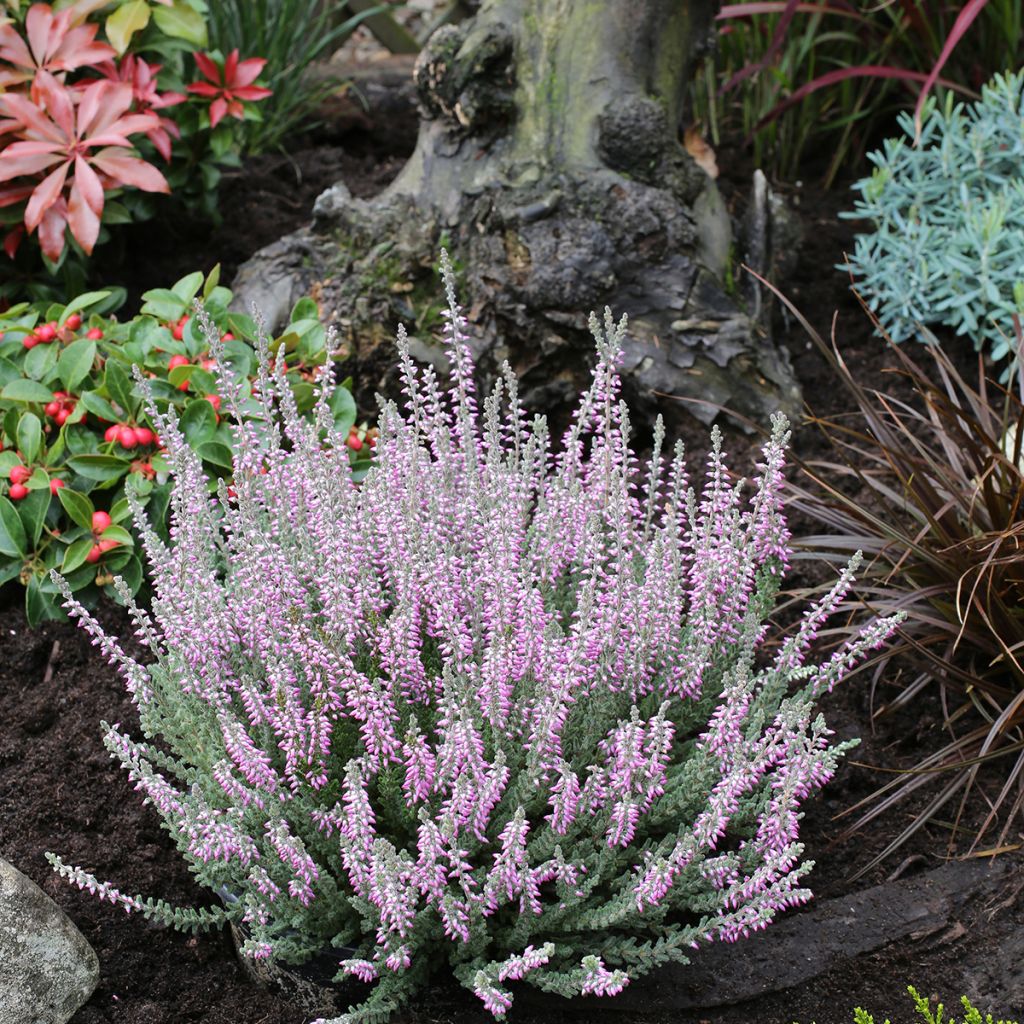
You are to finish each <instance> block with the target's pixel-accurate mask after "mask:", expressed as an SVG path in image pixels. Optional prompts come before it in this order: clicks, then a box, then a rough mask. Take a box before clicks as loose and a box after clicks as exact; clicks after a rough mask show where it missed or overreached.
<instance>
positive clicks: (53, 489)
mask: <svg viewBox="0 0 1024 1024" xmlns="http://www.w3.org/2000/svg"><path fill="white" fill-rule="evenodd" d="M63 486H64V481H63V480H60V479H58V478H56V477H55V478H54V479H53V480H51V481H50V493H51V494H56V493H57V492H58V491H59V490H60V489H61V488H62V487H63Z"/></svg>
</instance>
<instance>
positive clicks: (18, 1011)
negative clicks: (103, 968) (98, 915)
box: [0, 859, 100, 1024]
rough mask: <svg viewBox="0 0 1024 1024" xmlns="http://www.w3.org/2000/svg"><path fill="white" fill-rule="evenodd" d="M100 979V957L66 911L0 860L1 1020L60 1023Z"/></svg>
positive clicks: (13, 1023) (12, 1023)
mask: <svg viewBox="0 0 1024 1024" xmlns="http://www.w3.org/2000/svg"><path fill="white" fill-rule="evenodd" d="M99 978H100V965H99V960H98V959H97V958H96V954H95V952H93V949H92V947H91V946H90V945H89V943H88V942H86V940H85V938H84V937H83V936H82V933H81V932H80V931H79V930H78V929H77V928H76V927H75V926H74V925H73V924H72V923H71V921H70V920H69V918H68V916H67V915H66V914H65V913H64V912H63V911H62V910H61V909H60V908H59V907H58V906H57V905H56V904H55V903H54V902H53V900H51V899H50V897H49V896H47V895H46V893H44V892H43V891H42V889H40V888H39V886H37V885H36V884H35V883H34V882H33V881H31V880H30V879H28V878H26V877H25V876H24V875H23V874H22V873H21V872H20V871H18V869H17V868H15V867H13V866H12V865H10V864H8V863H7V861H5V860H3V859H0V1024H65V1021H67V1020H70V1018H71V1017H72V1016H73V1015H74V1014H75V1012H76V1011H77V1010H78V1008H79V1007H80V1006H81V1005H82V1004H83V1003H84V1002H85V1001H86V1000H87V999H88V998H89V996H90V995H92V993H93V990H94V989H95V988H96V985H97V983H98V982H99Z"/></svg>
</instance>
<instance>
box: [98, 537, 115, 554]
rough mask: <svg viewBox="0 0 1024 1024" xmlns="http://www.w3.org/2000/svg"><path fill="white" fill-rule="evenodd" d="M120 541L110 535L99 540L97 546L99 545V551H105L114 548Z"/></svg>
mask: <svg viewBox="0 0 1024 1024" xmlns="http://www.w3.org/2000/svg"><path fill="white" fill-rule="evenodd" d="M120 543H121V542H120V541H119V540H114V539H113V538H112V537H108V538H107V539H106V540H101V541H100V542H99V545H98V547H99V549H100V551H102V552H107V551H109V550H110V549H111V548H116V547H117V545H118V544H120Z"/></svg>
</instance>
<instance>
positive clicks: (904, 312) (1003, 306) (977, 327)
mask: <svg viewBox="0 0 1024 1024" xmlns="http://www.w3.org/2000/svg"><path fill="white" fill-rule="evenodd" d="M1022 88H1024V72H1020V73H1017V74H1005V75H996V77H995V78H994V79H993V80H992V81H991V82H990V83H989V84H988V85H986V86H985V87H984V88H983V90H982V98H981V100H980V101H979V102H977V103H972V104H968V105H964V104H957V105H955V106H954V105H953V103H952V95H951V94H950V95H949V96H948V97H947V103H946V105H945V106H944V107H943V108H940V107H939V106H937V105H936V104H935V103H934V101H933V102H932V103H931V104H930V106H929V107H928V108H927V111H926V115H925V117H924V121H923V127H922V131H921V139H920V143H919V145H918V146H916V147H915V146H914V121H913V118H912V117H911V116H910V114H908V113H906V112H904V113H903V114H901V115H900V118H899V124H900V127H901V128H902V129H903V132H904V136H903V137H900V138H894V139H887V140H886V141H885V143H884V145H883V147H882V151H881V152H875V153H871V154H869V159H870V160H871V161H872V163H874V164H875V170H874V171H873V172H872V174H871V177H869V178H863V179H861V180H860V181H859V182H857V184H856V185H855V186H854V188H855V189H856V190H858V191H859V192H860V193H861V196H862V198H861V199H860V200H858V201H857V203H856V204H855V207H854V210H853V212H852V213H847V214H844V215H843V216H846V217H856V218H864V219H866V220H870V221H871V222H872V223H873V225H874V228H875V230H874V232H873V233H871V234H860V235H858V236H857V240H856V245H855V248H854V252H853V255H852V256H851V257H850V262H849V265H848V268H849V269H851V270H852V271H853V274H854V276H855V278H856V285H857V288H858V289H859V290H860V291H861V292H862V294H863V295H864V296H865V298H866V299H867V301H868V303H869V304H870V306H871V308H872V310H874V312H875V313H876V314H877V315H878V318H879V320H880V321H881V323H882V326H883V327H884V328H885V330H886V331H887V332H888V333H889V334H890V335H891V337H892V338H893V339H894V340H895V341H902V340H904V339H906V338H909V337H912V336H913V335H914V330H915V324H917V323H922V324H945V325H948V326H950V327H953V328H955V330H956V332H957V333H958V334H965V335H968V336H969V337H970V338H971V340H972V341H973V343H974V346H975V348H976V349H977V350H979V351H980V350H981V349H982V347H985V348H987V349H988V352H989V354H990V355H991V356H992V358H993V359H996V360H1001V359H1004V358H1005V357H1006V356H1007V355H1008V354H1009V351H1010V349H1009V344H1010V343H1012V342H1013V338H1014V328H1013V322H1012V314H1013V313H1015V312H1018V313H1019V312H1022V311H1024V106H1022V98H1021V93H1022ZM840 269H844V270H845V269H847V265H843V266H842V267H840ZM1004 379H1005V378H1004Z"/></svg>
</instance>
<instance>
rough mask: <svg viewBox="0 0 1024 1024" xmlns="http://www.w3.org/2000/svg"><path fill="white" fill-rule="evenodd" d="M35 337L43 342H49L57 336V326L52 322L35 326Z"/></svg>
mask: <svg viewBox="0 0 1024 1024" xmlns="http://www.w3.org/2000/svg"><path fill="white" fill-rule="evenodd" d="M36 337H37V338H38V339H39V340H40V341H43V342H51V341H53V339H54V338H56V337H57V328H56V326H55V325H54V324H53V323H48V324H40V325H39V326H38V327H37V328H36Z"/></svg>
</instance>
